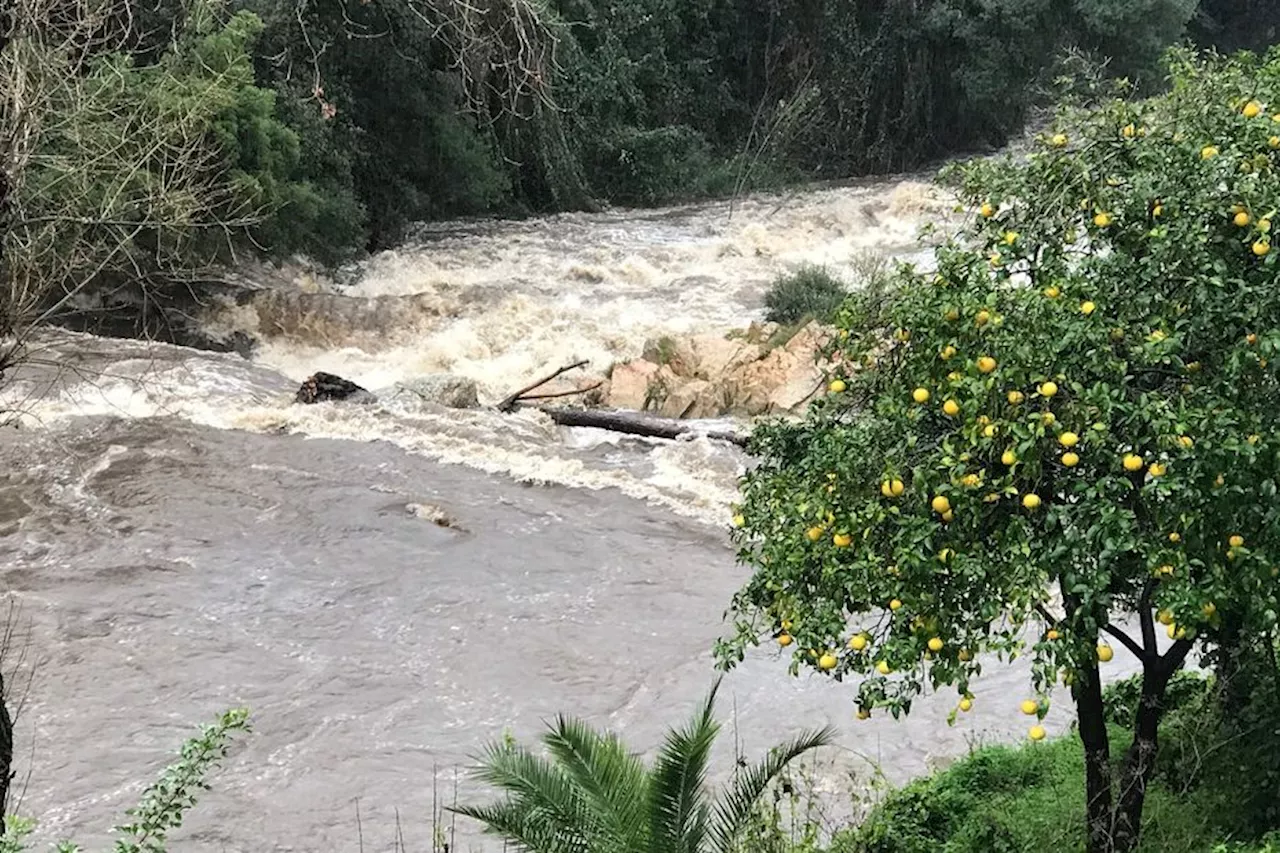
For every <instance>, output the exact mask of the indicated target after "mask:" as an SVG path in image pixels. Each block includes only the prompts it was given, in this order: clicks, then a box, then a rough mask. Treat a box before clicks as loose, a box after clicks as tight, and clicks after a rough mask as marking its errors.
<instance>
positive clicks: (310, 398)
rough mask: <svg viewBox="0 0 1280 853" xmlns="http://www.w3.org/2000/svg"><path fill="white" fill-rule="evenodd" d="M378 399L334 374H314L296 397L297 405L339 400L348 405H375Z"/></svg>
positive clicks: (304, 382)
mask: <svg viewBox="0 0 1280 853" xmlns="http://www.w3.org/2000/svg"><path fill="white" fill-rule="evenodd" d="M377 399H378V398H377V397H375V396H374V395H373V394H370V393H369V392H368V391H366V390H365V389H364V388H361V387H360V386H359V385H357V384H356V383H354V382H352V381H351V380H349V379H343V378H342V377H341V376H335V375H334V374H332V373H323V372H321V373H313V374H312V375H311V376H308V377H307V378H306V379H305V380H303V383H302V387H300V388H299V389H298V393H297V394H295V395H294V397H293V401H294V402H295V403H323V402H325V401H327V400H339V401H345V402H348V403H373V402H375V401H376V400H377Z"/></svg>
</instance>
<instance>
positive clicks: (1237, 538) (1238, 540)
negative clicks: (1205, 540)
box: [1227, 533, 1244, 548]
mask: <svg viewBox="0 0 1280 853" xmlns="http://www.w3.org/2000/svg"><path fill="white" fill-rule="evenodd" d="M1227 544H1229V545H1230V546H1231V547H1232V548H1243V547H1244V537H1243V536H1241V535H1240V534H1238V533H1237V534H1236V535H1234V536H1232V537H1231V538H1230V539H1228V540H1227Z"/></svg>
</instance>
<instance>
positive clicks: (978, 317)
mask: <svg viewBox="0 0 1280 853" xmlns="http://www.w3.org/2000/svg"><path fill="white" fill-rule="evenodd" d="M973 322H974V325H976V326H985V325H987V323H989V322H991V312H990V311H988V310H987V309H985V308H984V309H982V310H981V311H979V312H978V313H977V314H975V315H973Z"/></svg>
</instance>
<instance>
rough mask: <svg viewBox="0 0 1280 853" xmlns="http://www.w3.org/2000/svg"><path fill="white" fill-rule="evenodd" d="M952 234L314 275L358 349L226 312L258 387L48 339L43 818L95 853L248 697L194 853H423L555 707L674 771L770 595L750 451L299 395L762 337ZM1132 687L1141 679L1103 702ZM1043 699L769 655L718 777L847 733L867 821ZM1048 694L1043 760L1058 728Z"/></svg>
mask: <svg viewBox="0 0 1280 853" xmlns="http://www.w3.org/2000/svg"><path fill="white" fill-rule="evenodd" d="M949 210H950V207H949V204H948V202H947V201H946V199H945V198H942V197H941V196H939V195H938V193H937V192H936V191H934V190H932V189H930V188H929V186H928V185H927V183H925V182H924V181H923V180H920V179H901V180H894V181H883V182H872V183H862V184H858V185H853V186H844V187H830V188H824V189H817V190H811V191H806V192H803V193H796V194H791V195H787V196H777V197H772V196H771V197H756V198H750V199H747V200H740V201H739V202H737V203H736V204H735V205H733V206H730V205H729V204H727V203H713V204H703V205H695V206H690V207H684V208H678V209H668V210H659V211H643V212H637V211H615V212H609V213H602V214H566V215H562V216H556V217H548V218H544V219H537V220H531V221H525V222H507V223H491V222H490V223H450V224H448V225H442V226H433V227H431V228H424V229H423V230H422V232H421V233H420V234H419V235H418V236H417V238H416V239H415V240H414V241H413V242H412V243H410V244H408V245H406V246H405V247H403V248H401V249H398V250H395V251H390V252H385V253H382V254H380V255H378V256H376V257H374V258H372V259H370V260H369V261H368V262H366V263H365V264H363V265H362V267H361V268H360V269H359V270H358V271H357V272H356V274H355V276H354V277H353V278H354V280H353V281H349V282H347V283H345V284H343V285H341V286H339V285H337V284H335V283H333V282H329V281H325V280H320V279H317V278H315V277H312V276H305V275H302V274H298V275H296V276H295V277H294V280H293V281H292V282H291V283H290V286H291V287H296V288H298V289H301V290H303V291H308V292H320V293H325V292H332V293H340V294H341V295H342V296H343V297H345V298H346V303H347V304H355V305H357V306H359V307H360V308H361V312H362V313H360V316H359V317H358V318H357V320H353V319H352V317H353V315H352V314H351V312H350V311H347V312H345V313H342V314H341V315H340V316H331V317H325V316H323V315H309V316H308V317H306V318H305V322H291V323H282V322H280V318H279V317H274V316H270V315H267V316H264V313H263V312H262V311H259V310H257V309H255V308H253V307H251V306H249V307H245V306H241V307H239V308H227V309H225V310H222V311H220V312H217V313H216V314H215V315H214V316H211V317H210V319H209V323H210V325H211V326H213V327H217V328H220V329H222V330H223V331H227V332H230V331H240V332H245V333H248V334H251V335H254V336H256V337H259V338H260V339H261V340H262V341H263V343H262V345H261V346H260V347H259V349H258V350H257V352H256V353H255V355H254V356H253V358H252V359H249V360H246V359H243V358H240V357H239V356H236V355H232V354H214V353H207V352H198V351H195V350H188V349H183V348H180V347H174V346H166V345H159V344H154V345H152V344H144V343H140V342H133V341H121V340H108V339H104V338H95V337H91V336H86V335H76V334H70V333H49V334H48V335H46V336H44V338H42V340H41V341H40V345H39V347H38V348H37V350H36V351H35V353H34V356H35V360H34V361H33V363H32V364H31V365H30V366H29V367H28V368H27V369H25V370H24V371H23V372H21V373H20V374H19V375H17V376H16V377H15V378H14V379H13V381H11V382H10V384H9V385H8V386H7V387H6V388H5V389H4V392H3V393H4V395H5V400H4V402H5V405H6V407H7V408H9V409H11V410H12V411H13V413H14V414H13V419H14V421H15V423H16V424H17V426H16V427H14V428H10V429H5V430H3V431H0V460H2V463H3V465H4V470H5V471H7V472H9V473H8V474H7V476H6V479H5V485H4V489H3V491H0V550H2V551H3V554H2V556H0V570H2V571H3V572H4V582H5V584H6V587H7V589H8V590H9V591H10V595H11V599H12V601H13V602H14V604H15V607H16V614H17V616H16V622H17V626H18V632H17V635H16V637H15V641H14V642H13V643H12V644H11V646H12V648H10V649H9V650H8V658H7V662H6V666H7V668H6V673H7V674H9V676H10V687H11V688H12V689H14V690H16V691H17V694H18V695H19V697H20V698H22V700H23V701H22V703H21V707H20V714H19V718H18V722H17V730H16V741H17V748H16V753H17V756H18V759H17V771H18V778H17V780H16V783H15V789H16V792H17V793H18V794H20V795H21V798H22V799H21V802H20V807H19V810H20V811H21V812H22V813H24V814H31V815H34V816H37V817H39V818H40V819H41V838H42V839H53V838H57V837H63V836H67V835H73V836H75V837H76V838H77V839H78V840H80V841H81V842H82V843H86V844H88V845H90V846H91V847H103V846H104V841H105V839H106V838H107V837H108V835H107V830H108V829H109V828H110V826H111V824H112V823H113V821H116V820H118V819H120V818H121V817H122V816H123V809H124V808H126V807H128V806H129V805H130V804H131V803H132V802H133V801H134V800H135V799H136V797H137V794H138V793H139V791H140V790H141V787H142V785H143V784H145V783H146V782H147V781H149V780H150V779H151V778H153V777H154V775H155V774H156V773H157V772H158V770H159V769H160V768H161V767H163V766H164V764H165V763H166V762H167V761H168V759H169V757H170V755H171V753H172V751H173V750H174V749H175V748H176V747H177V745H178V744H179V743H180V742H181V740H182V739H183V738H184V737H185V736H186V735H187V734H188V733H189V732H190V730H191V727H192V726H193V725H194V724H196V723H199V722H203V721H205V720H207V719H210V718H211V717H212V716H213V715H214V714H216V713H217V712H218V711H219V710H220V709H222V708H225V707H230V706H234V705H247V706H249V707H250V708H251V710H252V712H253V721H254V726H255V729H254V732H253V733H252V734H250V735H248V736H245V737H243V738H242V739H241V741H240V742H239V743H238V744H237V746H236V747H235V748H234V750H233V752H232V755H231V757H230V759H229V760H228V762H227V763H226V765H225V766H224V768H223V769H222V770H221V771H219V772H218V773H217V774H216V775H215V776H214V778H213V780H212V781H213V790H212V791H211V792H209V793H207V794H205V795H204V797H203V798H202V800H201V803H200V805H199V806H198V807H197V809H196V810H195V811H194V812H193V813H192V815H191V817H190V818H189V820H188V821H187V822H186V824H185V825H184V828H183V829H182V830H181V832H180V833H179V834H178V835H176V836H175V840H176V841H177V842H178V843H176V844H175V849H181V850H191V851H267V850H279V851H292V850H296V851H339V850H351V851H356V850H361V849H368V850H395V849H401V848H400V847H399V846H398V845H397V840H396V839H397V837H398V835H402V836H403V840H404V841H403V849H406V850H433V849H437V847H438V842H439V840H440V838H439V837H433V815H434V814H435V813H436V812H438V809H439V807H440V806H442V805H444V804H446V803H448V802H452V801H453V798H454V797H455V796H456V797H459V798H461V799H462V800H465V801H473V800H474V799H475V798H476V797H477V796H480V794H479V792H478V789H477V787H476V786H475V785H474V784H473V783H471V782H470V781H469V779H468V778H467V776H466V768H467V766H468V765H469V764H470V762H471V761H472V759H473V758H474V757H475V756H476V755H477V753H478V752H479V750H480V749H481V748H482V747H483V745H484V744H485V743H486V742H488V741H491V740H492V739H494V738H498V737H501V736H502V735H503V733H504V732H505V731H510V732H511V733H513V734H515V735H516V736H517V737H520V738H525V739H528V738H532V737H535V736H536V735H537V734H538V733H539V731H541V729H542V726H543V721H544V720H546V719H548V718H550V717H552V716H554V715H555V714H556V713H557V712H561V711H565V712H570V713H573V714H577V715H581V716H584V717H586V718H587V719H589V720H590V721H591V722H593V723H595V724H597V725H600V726H604V727H609V728H612V729H615V730H617V731H619V732H621V733H622V734H624V735H625V737H626V738H627V739H628V741H629V742H630V743H632V744H634V745H635V746H636V747H637V748H640V749H650V748H652V747H654V746H656V745H657V744H658V743H660V740H661V736H662V733H663V731H664V729H665V727H667V726H669V725H674V724H677V723H680V722H682V721H683V720H684V718H685V717H686V716H687V714H688V713H689V712H690V711H691V709H692V708H693V707H694V705H695V704H696V703H697V701H698V700H699V699H700V698H701V697H702V696H703V695H704V694H705V691H706V690H707V689H708V688H709V686H710V685H711V683H712V680H713V678H714V672H713V668H712V658H711V647H712V644H713V642H714V641H715V639H716V637H717V636H718V635H719V634H720V633H721V632H722V631H723V630H724V625H723V623H722V615H723V612H724V610H725V608H726V606H727V605H728V603H729V600H730V597H731V595H732V593H733V592H734V591H735V590H736V589H737V587H738V586H739V585H740V584H741V583H742V582H743V581H744V579H745V575H744V571H743V569H741V568H740V567H738V566H736V565H735V564H734V559H733V554H732V551H731V550H730V548H729V545H728V541H727V535H726V525H727V521H728V517H729V505H730V504H731V503H732V501H733V499H734V495H735V487H736V485H735V484H736V479H737V477H738V475H739V474H740V472H741V471H742V469H743V466H744V465H745V464H746V463H747V461H748V460H747V459H746V458H745V457H744V456H743V455H742V453H741V452H740V451H739V450H737V449H736V448H733V447H730V446H726V445H723V444H719V443H715V442H712V441H708V440H705V439H696V440H692V441H682V442H659V441H651V440H646V439H638V438H625V437H620V436H617V435H612V434H606V433H602V432H598V431H594V430H576V429H575V430H565V429H561V428H558V427H555V426H554V425H552V424H551V423H550V422H549V421H548V420H546V419H545V418H544V417H543V416H541V415H538V414H536V413H524V414H519V415H500V414H497V413H495V412H493V411H491V410H486V409H479V410H470V411H460V410H447V409H435V408H430V407H427V408H424V407H417V408H412V409H408V408H403V407H399V406H397V405H396V404H395V403H392V402H385V403H377V404H374V405H369V406H347V405H340V404H321V405H317V406H298V405H293V404H291V399H292V393H293V391H294V389H295V388H296V387H297V383H298V382H299V381H300V380H301V379H302V378H304V377H305V376H307V375H308V374H310V373H312V372H315V371H316V370H325V371H329V372H333V373H338V374H340V375H343V376H345V377H348V378H350V379H353V380H355V381H356V382H359V383H360V384H362V385H364V386H365V387H368V388H371V389H374V390H377V389H379V388H383V387H386V386H388V385H390V384H392V383H394V382H397V381H401V380H405V379H410V378H413V377H415V376H419V375H422V374H427V373H439V372H451V373H455V374H459V375H463V376H467V377H469V378H472V379H475V380H476V381H477V383H478V384H479V387H480V391H481V397H482V401H484V402H489V403H492V402H494V401H496V400H497V399H500V398H501V397H502V396H503V395H504V394H505V393H507V392H509V391H511V390H513V389H515V388H517V387H520V386H521V385H523V384H525V383H527V382H528V381H529V380H530V379H531V378H533V377H536V376H537V375H539V374H541V373H544V372H547V371H548V370H550V369H554V368H555V367H558V366H560V365H561V364H565V363H569V362H572V361H575V360H578V359H590V360H591V361H592V363H593V365H595V366H597V367H598V369H600V370H603V369H604V368H605V367H606V366H607V365H608V364H609V363H611V362H613V361H615V360H621V359H625V358H629V357H634V356H637V355H639V354H640V352H641V350H642V348H643V345H644V342H645V340H646V339H648V338H651V337H653V336H656V335H661V334H682V333H691V332H724V331H727V330H729V329H731V328H736V327H742V326H744V325H746V324H747V323H749V322H750V321H752V320H756V319H759V318H760V317H761V316H762V314H763V306H762V300H763V295H764V292H765V289H766V287H767V285H768V283H769V281H770V280H771V279H772V278H773V277H774V276H775V275H776V274H778V273H779V272H781V271H784V270H787V269H791V268H794V267H795V266H796V265H798V264H800V263H821V264H826V265H828V266H829V267H831V268H833V269H834V270H836V271H838V272H848V271H851V270H853V269H855V268H857V267H858V266H859V265H861V264H864V263H865V258H866V255H867V253H869V252H870V253H879V254H882V255H884V256H887V257H921V258H924V257H927V252H926V251H924V250H923V249H922V248H921V245H920V244H919V243H918V242H917V240H916V233H917V229H918V228H919V226H920V225H921V224H923V223H924V222H926V221H928V220H930V219H935V218H943V219H945V217H946V215H947V213H948V211H949ZM351 298H354V299H355V300H357V301H355V302H352V299H351ZM366 308H367V310H365V309H366ZM440 516H443V517H447V519H448V523H447V525H446V526H441V525H439V524H437V523H435V522H434V521H433V519H434V518H436V517H440ZM1132 665H1133V662H1132V661H1131V660H1129V659H1128V658H1127V655H1126V653H1125V652H1124V651H1123V650H1122V649H1120V650H1117V657H1116V661H1115V663H1114V664H1112V667H1113V668H1114V670H1115V672H1114V673H1113V674H1120V673H1124V672H1128V671H1130V670H1131V669H1132ZM1027 689H1028V688H1027V680H1026V670H1025V668H1024V667H1023V666H1022V665H1021V663H1020V662H1019V663H1018V664H1015V665H1012V666H1007V665H1004V664H1002V663H997V662H995V661H992V662H991V664H990V666H989V667H988V673H987V674H986V675H985V676H984V677H983V678H982V679H981V680H980V681H979V683H978V685H977V688H976V690H975V695H976V702H975V707H974V710H973V711H972V712H971V713H969V714H966V715H963V716H962V717H961V718H960V720H959V721H958V722H957V724H956V725H955V726H954V727H949V726H948V725H947V724H946V717H947V714H948V713H949V712H950V711H951V709H952V708H953V707H954V705H955V700H956V697H955V696H954V695H937V696H928V697H926V698H925V699H924V700H923V701H921V702H920V703H919V704H918V705H917V707H916V708H915V709H914V710H913V713H912V714H911V716H910V717H909V718H908V719H905V720H903V721H898V722H895V721H893V720H892V719H889V718H887V717H884V716H880V715H878V716H876V717H874V718H873V719H871V720H869V721H865V722H858V721H856V720H855V718H854V708H853V705H852V697H853V690H852V688H851V687H850V686H849V685H840V684H835V683H832V682H830V681H828V680H825V679H820V678H813V677H809V676H802V677H800V678H798V679H796V678H790V677H788V676H787V674H786V672H785V664H784V663H783V662H781V661H780V660H778V658H777V654H776V652H775V651H773V650H772V649H761V650H760V651H759V653H758V654H755V655H753V656H752V657H751V658H750V659H749V660H748V661H747V663H746V664H745V665H743V666H742V667H740V668H739V669H737V670H735V671H734V672H733V673H731V674H730V675H729V676H728V677H727V679H726V681H725V685H724V688H723V690H722V693H721V697H722V698H721V703H720V710H721V717H722V719H723V720H725V722H726V726H727V729H728V732H727V734H726V737H725V738H724V743H723V744H722V747H723V749H722V750H721V753H720V755H719V756H718V759H717V778H723V776H724V774H725V773H726V772H727V771H728V768H729V767H730V766H731V764H732V761H731V758H732V755H731V753H732V747H733V744H734V742H737V743H738V744H740V746H741V748H742V749H743V750H744V751H745V752H746V753H747V754H748V756H751V755H759V754H761V753H762V752H763V751H764V750H765V749H767V748H768V747H769V746H770V745H772V744H774V743H776V742H777V741H779V740H781V739H783V738H785V737H786V736H788V735H790V734H793V733H795V732H797V731H798V730H800V729H803V728H808V727H815V726H820V725H822V724H825V723H832V724H834V725H835V726H837V728H838V730H839V732H840V748H838V749H834V750H831V751H829V752H828V754H827V755H825V756H823V757H822V759H821V760H820V761H819V763H818V766H817V767H816V768H815V769H814V773H815V777H816V782H817V785H818V788H819V789H820V790H821V791H822V792H824V793H825V794H826V795H827V796H828V798H829V800H830V801H831V802H832V803H833V805H832V806H831V808H832V809H833V814H836V815H838V814H847V813H848V812H849V811H850V809H851V808H852V807H851V806H850V805H849V804H848V803H847V800H848V796H849V792H851V791H852V792H855V793H857V794H858V795H859V796H861V795H862V793H863V792H865V791H867V790H868V788H869V786H871V782H872V781H873V780H874V779H875V778H877V777H878V776H880V775H882V776H883V778H884V779H885V780H887V781H888V782H893V783H897V782H902V781H905V780H906V779H909V778H910V777H912V776H915V775H918V774H920V773H922V772H925V771H926V770H928V769H929V768H930V767H932V766H935V765H936V764H937V763H939V762H945V761H946V760H948V759H949V758H952V757H954V756H956V755H959V754H962V753H963V752H964V751H965V750H966V749H968V747H969V745H970V744H971V743H974V742H980V741H993V740H994V741H1006V740H1013V739H1016V738H1019V737H1022V736H1024V734H1025V729H1026V726H1027V721H1026V718H1025V717H1023V716H1021V715H1020V714H1019V712H1018V703H1019V702H1020V700H1021V699H1022V698H1025V697H1024V694H1025V692H1026V690H1027ZM1057 698H1058V700H1059V701H1058V703H1057V705H1055V707H1054V708H1053V710H1052V711H1051V712H1050V714H1049V717H1048V720H1047V726H1048V727H1049V728H1050V730H1051V731H1055V730H1061V729H1062V728H1064V727H1065V726H1066V724H1067V722H1068V721H1069V718H1070V713H1069V709H1068V708H1067V707H1066V705H1067V704H1068V703H1067V701H1066V697H1065V696H1059V697H1057ZM848 773H853V774H855V775H856V778H857V781H856V782H854V783H850V781H849V779H848V778H847V775H846V774H848ZM841 800H844V801H845V802H843V803H842V802H840V801H841ZM434 829H438V830H440V831H441V832H442V833H443V837H444V838H446V839H449V840H452V841H453V843H454V844H455V846H454V848H453V849H455V850H488V849H498V846H497V845H495V844H493V842H486V841H485V840H484V839H482V838H481V837H480V836H479V834H478V832H477V830H476V827H475V826H474V825H471V824H469V823H467V822H466V821H461V820H460V821H458V822H457V823H456V824H454V823H453V822H452V821H451V819H449V818H447V817H446V818H444V820H443V823H441V824H440V825H439V826H435V827H434ZM433 844H435V845H437V846H433Z"/></svg>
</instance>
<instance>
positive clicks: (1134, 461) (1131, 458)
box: [1123, 453, 1146, 471]
mask: <svg viewBox="0 0 1280 853" xmlns="http://www.w3.org/2000/svg"><path fill="white" fill-rule="evenodd" d="M1123 464H1124V470H1126V471H1141V470H1142V466H1143V465H1145V464H1146V463H1145V462H1144V461H1143V459H1142V457H1141V456H1139V455H1138V454H1136V453H1126V454H1125V457H1124V460H1123Z"/></svg>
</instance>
